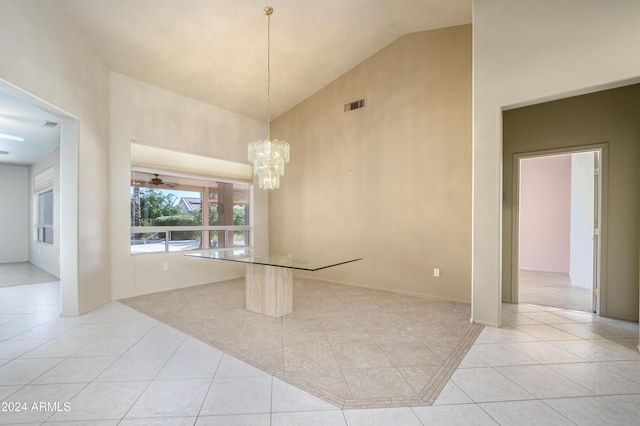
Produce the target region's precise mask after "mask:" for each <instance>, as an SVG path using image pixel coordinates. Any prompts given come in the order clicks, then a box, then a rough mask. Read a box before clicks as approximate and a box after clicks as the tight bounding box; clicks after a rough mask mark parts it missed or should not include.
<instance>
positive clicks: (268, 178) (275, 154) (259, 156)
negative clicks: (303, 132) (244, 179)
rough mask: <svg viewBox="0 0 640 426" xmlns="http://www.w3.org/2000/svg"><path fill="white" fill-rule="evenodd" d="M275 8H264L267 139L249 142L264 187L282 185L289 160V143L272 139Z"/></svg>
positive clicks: (251, 157) (272, 187)
mask: <svg viewBox="0 0 640 426" xmlns="http://www.w3.org/2000/svg"><path fill="white" fill-rule="evenodd" d="M272 13H273V8H272V7H270V6H267V7H265V8H264V14H265V15H267V139H265V140H263V141H261V140H257V141H253V142H251V143H249V162H251V163H253V174H254V175H255V176H258V185H259V186H260V188H262V189H276V188H279V187H280V176H282V175H284V165H285V163H288V162H289V144H288V143H286V142H284V141H279V140H277V139H273V140H272V139H271V117H270V113H271V14H272Z"/></svg>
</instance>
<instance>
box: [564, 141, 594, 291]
mask: <svg viewBox="0 0 640 426" xmlns="http://www.w3.org/2000/svg"><path fill="white" fill-rule="evenodd" d="M594 167H595V153H594V152H581V153H576V154H571V259H570V265H569V277H570V278H571V285H573V286H577V287H584V288H593V250H594V247H593V229H594V205H595V203H596V200H595V192H594V191H595V186H594V184H595V182H594V171H593V169H594Z"/></svg>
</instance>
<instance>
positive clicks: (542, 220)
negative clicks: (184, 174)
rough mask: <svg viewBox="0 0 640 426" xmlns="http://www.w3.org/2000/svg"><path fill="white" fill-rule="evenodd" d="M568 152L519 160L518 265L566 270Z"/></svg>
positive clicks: (569, 215)
mask: <svg viewBox="0 0 640 426" xmlns="http://www.w3.org/2000/svg"><path fill="white" fill-rule="evenodd" d="M570 237H571V155H556V156H550V157H538V158H527V159H523V160H521V161H520V260H519V265H520V269H528V270H536V271H549V272H563V273H569V264H570V244H571V239H570Z"/></svg>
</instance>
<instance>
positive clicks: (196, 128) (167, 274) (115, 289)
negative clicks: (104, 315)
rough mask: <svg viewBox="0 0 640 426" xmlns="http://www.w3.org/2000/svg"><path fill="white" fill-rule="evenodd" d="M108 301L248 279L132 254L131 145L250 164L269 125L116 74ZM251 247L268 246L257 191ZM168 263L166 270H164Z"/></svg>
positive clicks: (216, 266)
mask: <svg viewBox="0 0 640 426" xmlns="http://www.w3.org/2000/svg"><path fill="white" fill-rule="evenodd" d="M110 80H111V85H110V87H111V114H110V115H111V144H110V147H109V156H110V159H111V161H110V172H109V179H110V182H111V193H110V200H111V203H110V210H109V211H110V218H111V221H110V229H111V234H110V239H111V270H112V283H111V289H112V292H111V297H112V298H113V299H123V298H127V297H132V296H137V295H141V294H148V293H155V292H159V291H165V290H172V289H176V288H182V287H189V286H193V285H198V284H205V283H210V282H215V281H221V280H226V279H232V278H237V277H242V276H244V271H245V267H244V266H243V265H238V264H235V263H234V262H218V261H214V260H205V259H193V258H185V256H184V253H180V252H177V253H153V254H141V255H135V256H132V255H131V254H130V234H131V218H130V187H131V141H132V140H135V141H138V142H142V143H147V144H150V145H154V146H157V147H160V148H165V149H170V150H176V151H182V152H187V153H191V154H199V155H205V156H210V157H216V158H221V159H224V160H230V161H237V162H243V163H246V162H247V145H248V143H249V142H250V141H252V140H255V139H262V138H263V137H264V134H265V133H266V124H265V123H262V122H259V121H256V120H253V119H249V118H246V117H243V116H241V115H239V114H236V113H232V112H230V111H227V110H224V109H222V108H218V107H216V106H213V105H210V104H205V103H203V102H200V101H197V100H195V99H191V98H188V97H186V96H182V95H179V94H177V93H174V92H171V91H169V90H165V89H161V88H159V87H157V86H153V85H151V84H147V83H144V82H141V81H139V80H135V79H133V78H130V77H127V76H124V75H122V74H118V73H115V72H111V79H110ZM253 221H254V226H255V230H254V240H255V245H256V246H257V247H265V246H266V245H267V244H268V239H267V238H268V235H267V223H268V194H267V192H266V191H264V190H259V189H258V188H257V185H256V187H255V190H254V211H253ZM163 263H167V264H168V267H169V268H168V270H166V271H165V270H163V268H162V265H163Z"/></svg>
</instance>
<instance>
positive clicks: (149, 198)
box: [130, 171, 251, 254]
mask: <svg viewBox="0 0 640 426" xmlns="http://www.w3.org/2000/svg"><path fill="white" fill-rule="evenodd" d="M250 188H251V186H250V184H249V183H238V182H224V181H209V180H204V179H195V178H184V177H180V176H170V175H160V174H155V173H147V172H140V171H132V172H131V190H130V195H131V203H130V205H131V253H132V254H139V253H158V252H175V251H186V250H200V249H225V248H232V247H248V246H250V244H251V240H250V227H249V224H250V222H249V214H250V211H251V208H250V205H249V200H250V197H249V194H250ZM203 212H206V213H205V214H203Z"/></svg>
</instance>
